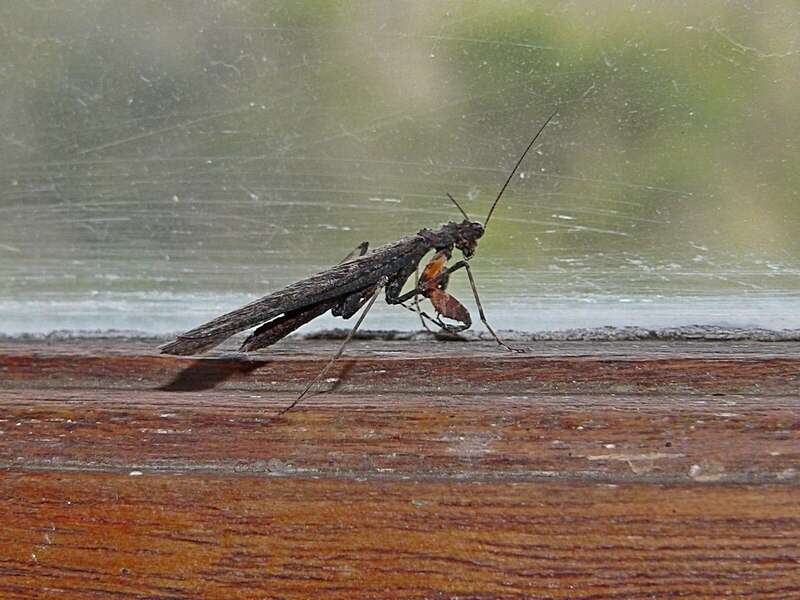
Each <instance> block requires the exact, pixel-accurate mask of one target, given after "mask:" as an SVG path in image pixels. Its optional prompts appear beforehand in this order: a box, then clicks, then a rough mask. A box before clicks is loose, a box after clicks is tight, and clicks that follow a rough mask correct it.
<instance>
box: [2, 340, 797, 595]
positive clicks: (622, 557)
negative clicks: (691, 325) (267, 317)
mask: <svg viewBox="0 0 800 600" xmlns="http://www.w3.org/2000/svg"><path fill="white" fill-rule="evenodd" d="M335 345H336V342H329V343H326V342H302V341H295V342H289V343H287V344H285V345H283V346H281V347H280V348H277V349H275V350H273V351H271V352H269V353H267V352H265V353H262V354H257V355H253V356H251V357H250V358H249V359H245V358H243V357H241V356H239V355H225V354H224V351H223V352H222V353H218V354H216V355H213V356H211V357H209V358H203V359H186V358H174V357H166V356H157V354H156V352H157V350H156V349H155V343H144V342H130V341H127V342H125V341H115V340H108V341H102V340H94V341H86V340H84V341H75V342H66V341H61V342H56V343H51V344H37V345H32V344H30V343H14V342H8V343H3V344H0V514H2V515H3V527H2V528H0V598H51V597H52V598H55V597H59V598H65V597H66V598H72V597H75V598H84V597H86V598H118V597H130V598H305V597H309V596H312V595H316V596H318V597H334V598H382V597H385V598H401V597H402V598H451V597H460V598H463V597H469V598H495V597H497V598H500V597H531V598H674V597H687V598H719V597H724V596H731V597H748V598H775V599H779V598H780V599H785V598H800V502H798V498H800V473H799V471H800V394H798V393H797V390H798V383H799V378H800V351H798V350H800V346H798V345H797V344H794V343H777V344H753V343H730V344H723V345H720V344H704V343H673V344H669V343H661V342H658V343H655V342H653V343H638V342H637V343H627V344H625V343H613V344H579V343H564V344H557V343H543V344H536V345H534V348H533V352H531V353H530V354H528V355H521V356H508V355H505V354H503V353H501V352H498V351H496V350H495V349H494V348H493V347H492V346H490V345H488V344H481V343H470V344H459V343H452V344H447V343H439V344H436V343H420V342H403V343H399V342H392V343H389V342H378V341H373V342H357V343H355V344H354V346H353V348H352V349H351V350H350V351H349V356H348V358H346V359H345V360H343V361H342V363H341V364H340V365H338V366H337V367H335V368H334V369H333V370H332V371H331V372H330V375H331V378H339V379H340V380H341V381H331V382H329V383H328V384H327V385H328V386H332V387H334V388H335V389H334V390H333V391H332V392H330V393H326V394H318V395H314V396H312V397H310V398H308V400H307V402H305V403H304V404H303V405H301V407H300V408H299V409H298V410H296V411H294V412H290V413H288V414H287V415H284V416H282V417H280V418H275V417H274V415H275V414H276V413H277V411H278V410H279V409H280V408H281V407H283V406H285V405H286V404H287V403H288V402H290V401H291V399H292V398H293V397H294V396H293V394H294V393H296V390H298V389H301V388H302V386H303V385H304V384H305V383H306V382H307V381H308V380H309V379H311V378H313V376H314V375H315V374H316V372H317V371H318V369H319V368H321V366H322V365H323V364H324V362H325V360H326V359H327V355H328V353H329V352H330V351H331V350H332V349H333V348H334V347H335Z"/></svg>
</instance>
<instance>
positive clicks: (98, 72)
mask: <svg viewBox="0 0 800 600" xmlns="http://www.w3.org/2000/svg"><path fill="white" fill-rule="evenodd" d="M0 30H1V31H2V35H0V49H2V56H3V59H2V61H0V85H1V86H2V89H3V93H2V94H1V95H0V120H1V122H2V124H1V125H0V172H1V173H2V178H1V179H0V181H2V203H0V333H6V334H16V333H22V332H32V333H37V332H38V333H41V332H46V331H50V330H53V329H76V330H86V329H109V328H116V329H133V330H139V331H144V332H149V333H171V332H175V331H178V330H183V329H187V328H190V327H192V326H194V325H197V324H198V323H201V322H203V321H205V320H207V319H209V318H211V317H214V316H216V315H218V314H220V313H221V312H225V311H227V310H229V309H233V308H236V307H238V306H240V305H241V304H242V303H244V302H246V301H250V300H252V299H254V298H257V297H259V296H261V295H263V294H266V293H268V292H270V291H273V290H275V289H278V288H280V287H282V286H284V285H286V284H289V283H291V282H293V281H295V280H297V279H300V278H303V277H305V276H307V275H309V274H311V273H313V272H316V271H318V270H321V269H324V268H327V267H329V266H330V265H332V264H333V263H335V262H337V261H338V260H340V259H341V257H343V256H345V255H346V254H347V253H348V252H349V251H350V250H352V249H353V248H354V247H356V246H357V245H358V244H359V243H360V242H362V241H363V240H369V242H370V243H371V244H372V246H373V247H374V246H376V245H380V244H383V243H386V242H389V241H392V240H395V239H397V238H399V237H402V236H404V235H407V234H409V233H413V232H415V231H417V230H419V229H421V228H423V227H436V226H438V225H439V224H440V223H442V222H446V221H449V220H460V218H461V216H460V214H459V213H458V212H457V211H456V209H455V207H454V206H453V205H452V204H451V203H450V202H449V201H448V199H447V198H446V196H445V194H446V192H450V193H452V194H453V195H454V196H455V197H456V198H457V199H458V200H459V202H460V203H461V205H462V206H463V207H464V208H465V210H466V211H467V212H468V213H469V214H470V215H471V216H473V217H474V218H476V219H480V220H482V219H483V218H484V217H485V214H486V211H487V210H488V208H489V206H490V204H491V201H492V200H493V198H494V196H495V195H496V193H497V191H498V189H499V187H500V185H502V182H503V180H504V178H505V176H506V174H507V173H508V172H509V170H510V169H511V167H512V166H513V164H514V161H515V160H516V158H517V157H518V156H519V153H520V152H521V150H522V149H523V148H524V147H525V145H526V143H527V142H528V141H529V140H530V137H531V136H532V134H533V133H535V131H536V129H537V128H538V126H539V125H540V124H541V122H542V121H543V120H544V119H545V118H546V117H547V115H549V114H550V112H551V111H552V110H553V109H554V108H556V107H558V108H559V114H558V116H557V118H556V119H555V120H554V121H553V123H552V124H551V126H550V127H549V128H548V129H547V131H545V134H544V135H543V136H542V138H541V139H540V141H539V142H538V143H537V145H536V147H535V148H534V150H533V151H532V152H531V154H530V155H529V156H528V158H527V159H526V161H525V162H524V164H523V165H522V168H521V171H520V173H519V174H518V176H516V177H515V178H514V180H513V181H512V182H511V185H510V186H509V188H508V191H507V192H506V196H505V198H504V200H503V202H502V203H501V204H500V205H499V207H498V209H497V211H496V212H495V214H494V216H493V218H492V222H491V225H490V227H489V230H488V232H487V234H486V236H485V237H484V238H483V240H482V241H481V244H480V247H479V248H478V253H477V256H476V257H475V259H474V260H473V263H472V264H473V266H474V271H475V276H476V279H477V282H478V285H479V288H480V290H481V294H482V298H483V299H484V303H485V305H486V308H487V312H488V313H489V316H490V318H491V320H493V321H494V323H495V324H496V325H497V326H498V327H500V328H515V329H524V330H545V329H560V328H569V327H597V326H605V325H617V326H621V325H641V326H652V327H659V326H672V325H680V324H698V323H700V324H734V325H740V326H761V327H768V328H797V327H800V311H798V308H800V303H798V292H800V241H798V239H799V238H798V235H797V230H798V227H799V226H800V197H799V196H798V190H799V189H800V148H799V147H798V140H800V111H798V110H797V90H798V89H800V33H799V32H800V7H798V5H797V3H795V2H788V1H787V2H780V1H778V2H770V3H767V4H752V3H747V2H727V1H725V2H723V1H709V2H689V1H686V2H667V3H664V2H657V1H644V2H642V1H636V2H632V1H631V2H610V1H603V2H591V3H580V2H578V3H563V2H555V1H553V2H537V3H531V2H523V1H519V2H516V1H509V2H502V3H497V2H471V3H459V2H426V1H423V0H415V1H407V2H391V1H388V0H387V1H381V2H369V3H350V2H329V1H327V0H326V1H302V2H297V1H294V0H291V1H289V0H287V1H283V2H281V1H278V2H271V3H264V2H260V1H257V0H238V1H232V2H214V1H198V2H178V3H152V2H130V3H119V2H114V3H106V2H95V1H90V0H83V1H81V0H75V1H72V2H59V1H55V0H52V1H43V2H35V3H29V2H5V3H3V4H2V5H1V6H0ZM451 289H452V290H453V292H454V294H456V295H457V296H459V297H460V298H462V299H463V300H464V301H465V303H467V304H469V301H470V299H471V294H470V292H469V288H468V284H467V282H466V280H465V279H463V278H461V277H454V280H453V281H452V282H451ZM470 306H471V305H470ZM341 323H342V322H341V321H338V320H336V321H334V320H333V319H332V318H323V319H320V320H318V321H316V322H314V323H313V324H312V325H311V327H312V328H320V327H328V326H331V325H333V324H337V325H340V324H341ZM418 326H419V323H418V320H417V319H416V318H415V317H414V315H411V314H410V313H408V312H407V311H405V310H402V309H398V308H396V307H388V306H383V305H381V303H378V304H376V308H375V310H374V311H373V313H371V314H370V316H369V317H368V320H367V323H366V324H365V327H367V328H370V327H372V328H376V327H384V328H399V329H415V328H417V327H418Z"/></svg>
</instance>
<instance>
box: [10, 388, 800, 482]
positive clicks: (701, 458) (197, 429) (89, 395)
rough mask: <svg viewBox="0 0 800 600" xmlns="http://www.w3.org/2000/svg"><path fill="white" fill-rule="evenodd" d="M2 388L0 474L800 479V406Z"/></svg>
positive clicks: (698, 400) (798, 402) (706, 399)
mask: <svg viewBox="0 0 800 600" xmlns="http://www.w3.org/2000/svg"><path fill="white" fill-rule="evenodd" d="M291 400H292V396H291V395H288V394H285V393H283V394H276V393H269V392H262V393H256V392H253V391H241V390H239V391H237V390H225V391H204V392H190V393H177V392H165V391H135V392H134V391H129V390H128V391H115V390H97V389H88V390H49V389H41V390H0V465H2V466H6V467H15V468H26V469H70V470H75V469H82V468H85V469H92V470H97V469H102V470H110V471H120V470H121V471H125V472H126V471H127V470H131V469H138V470H144V471H157V472H196V471H198V470H202V471H204V472H208V473H229V474H233V473H265V474H272V475H275V476H287V475H305V476H335V477H345V476H347V477H382V478H389V477H391V478H402V477H411V478H425V479H430V478H437V477H461V478H472V479H487V478H488V479H499V480H503V479H507V480H519V479H549V478H558V479H569V478H577V479H590V480H594V481H608V482H623V481H651V482H661V483H663V482H674V481H727V482H746V483H754V482H787V483H789V482H795V483H798V482H800V473H798V467H800V396H770V397H767V398H765V397H762V396H747V395H738V396H710V395H698V394H695V395H690V394H686V395H661V396H657V397H654V396H650V395H607V394H606V395H603V394H592V395H571V394H565V395H544V394H529V395H524V394H522V395H506V394H480V395H463V394H462V395H457V396H453V395H440V394H439V395H431V394H419V393H411V392H406V393H402V394H397V393H395V394H388V393H383V394H367V395H365V394H360V393H359V394H347V395H343V394H340V393H332V394H321V395H317V396H313V397H310V398H309V399H308V401H307V402H306V404H305V406H303V407H301V408H299V409H297V410H296V411H294V412H291V413H288V414H287V415H285V416H283V417H280V418H274V415H275V414H276V413H277V412H278V411H279V410H280V409H281V408H282V407H284V406H286V405H287V403H289V402H290V401H291Z"/></svg>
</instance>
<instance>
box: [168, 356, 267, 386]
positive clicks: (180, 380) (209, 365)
mask: <svg viewBox="0 0 800 600" xmlns="http://www.w3.org/2000/svg"><path fill="white" fill-rule="evenodd" d="M270 362H272V361H269V360H251V359H239V358H211V359H209V358H202V359H198V360H195V361H193V362H192V363H191V364H190V365H189V366H188V367H186V368H184V369H183V370H181V371H180V372H179V373H178V374H176V375H175V377H174V378H173V379H172V381H170V382H168V383H165V384H164V385H161V386H159V387H158V388H157V389H158V390H160V391H162V392H202V391H204V390H211V389H214V388H216V387H217V386H218V385H220V384H221V383H224V382H226V381H228V380H229V379H235V378H237V377H243V376H245V375H249V374H250V373H252V372H253V371H256V370H257V369H260V368H261V367H263V366H264V365H266V364H268V363H270Z"/></svg>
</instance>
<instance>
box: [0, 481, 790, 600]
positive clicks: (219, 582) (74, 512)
mask: <svg viewBox="0 0 800 600" xmlns="http://www.w3.org/2000/svg"><path fill="white" fill-rule="evenodd" d="M0 482H2V485H1V486H0V510H2V514H3V515H5V517H4V518H5V520H6V526H5V527H4V530H3V533H2V534H0V535H2V541H1V542H0V573H2V576H1V577H0V592H2V594H3V597H4V598H9V599H17V598H19V599H21V598H56V597H57V598H63V597H74V598H78V597H81V598H82V597H92V598H120V597H133V598H152V599H156V598H158V599H167V598H169V599H178V598H303V597H310V596H312V595H314V596H317V597H319V596H322V597H325V598H443V597H446V598H464V597H467V598H476V597H477V598H503V597H505V598H507V597H512V596H513V597H523V596H524V597H529V598H572V599H583V598H585V599H589V598H644V597H647V598H674V597H688V598H721V597H727V596H732V597H738V598H741V597H748V598H773V599H776V600H778V599H780V600H786V599H789V598H797V597H800V571H799V570H798V569H800V564H798V552H799V551H800V549H799V548H798V537H799V536H800V511H799V510H798V506H797V493H796V489H795V488H790V487H786V486H777V487H776V486H759V487H757V488H753V487H749V486H709V487H705V488H703V493H702V494H698V490H697V488H696V487H691V486H689V487H686V486H669V487H661V486H650V485H639V484H631V485H625V486H608V485H590V484H576V483H571V484H548V483H514V484H508V483H485V482H484V483H475V482H458V481H440V482H411V481H409V482H380V481H359V480H349V481H347V482H344V481H341V480H331V479H324V480H309V479H300V480H294V479H283V480H274V479H263V478H253V477H236V478H225V477H206V476H197V475H192V476H188V475H184V476H163V475H160V476H151V475H142V476H125V475H103V474H87V473H75V474H66V473H61V474H20V473H7V474H5V475H0Z"/></svg>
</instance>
